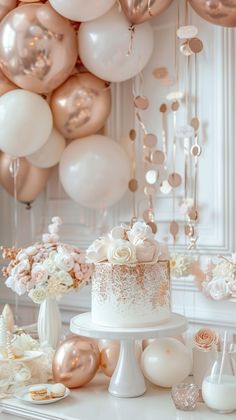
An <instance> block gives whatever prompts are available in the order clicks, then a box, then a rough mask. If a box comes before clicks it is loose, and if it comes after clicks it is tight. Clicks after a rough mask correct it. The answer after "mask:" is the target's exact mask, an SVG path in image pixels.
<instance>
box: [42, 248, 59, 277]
mask: <svg viewBox="0 0 236 420" xmlns="http://www.w3.org/2000/svg"><path fill="white" fill-rule="evenodd" d="M56 255H57V253H56V252H55V251H53V252H50V254H49V256H48V258H46V260H45V261H44V262H43V268H44V269H45V270H46V272H47V273H48V274H49V275H51V274H54V273H55V272H56V271H57V266H56V264H55V258H56Z"/></svg>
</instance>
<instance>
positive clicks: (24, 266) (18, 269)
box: [12, 259, 30, 276]
mask: <svg viewBox="0 0 236 420" xmlns="http://www.w3.org/2000/svg"><path fill="white" fill-rule="evenodd" d="M29 270H30V263H29V261H28V260H27V259H25V260H22V261H20V262H19V263H18V264H17V265H16V266H15V267H14V268H13V269H12V275H13V276H18V275H19V274H21V273H24V272H25V271H29Z"/></svg>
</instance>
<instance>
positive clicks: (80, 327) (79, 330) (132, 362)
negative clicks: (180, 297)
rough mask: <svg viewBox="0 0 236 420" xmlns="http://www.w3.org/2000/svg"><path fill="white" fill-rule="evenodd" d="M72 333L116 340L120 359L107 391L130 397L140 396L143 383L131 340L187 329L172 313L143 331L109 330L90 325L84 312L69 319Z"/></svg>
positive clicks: (181, 318)
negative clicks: (160, 322)
mask: <svg viewBox="0 0 236 420" xmlns="http://www.w3.org/2000/svg"><path fill="white" fill-rule="evenodd" d="M70 329H71V331H72V332H73V333H74V334H78V335H82V336H85V337H93V338H100V339H101V338H106V339H110V340H120V356H119V360H118V363H117V366H116V369H115V372H114V373H113V375H112V378H111V381H110V385H109V392H110V394H112V395H114V396H116V397H122V398H132V397H139V396H140V395H143V394H144V393H145V391H146V384H145V380H144V377H143V373H142V371H141V369H140V366H139V363H138V361H137V358H136V355H135V340H142V339H147V338H157V337H163V336H168V335H173V334H175V335H177V334H180V333H182V332H183V331H185V330H186V329H187V320H186V318H185V317H184V316H182V315H179V314H175V313H172V314H171V318H170V319H169V321H167V322H165V323H163V324H160V325H156V326H153V327H147V328H111V327H103V326H100V325H96V324H93V323H92V321H91V313H90V312H87V313H84V314H81V315H77V316H76V317H74V318H72V319H71V322H70Z"/></svg>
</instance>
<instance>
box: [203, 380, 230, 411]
mask: <svg viewBox="0 0 236 420" xmlns="http://www.w3.org/2000/svg"><path fill="white" fill-rule="evenodd" d="M202 396H203V399H204V401H205V403H206V405H207V406H208V407H209V408H212V409H213V410H217V411H228V412H229V411H234V410H236V377H235V376H232V375H222V378H221V382H220V383H218V376H214V377H213V378H212V377H211V376H207V377H206V378H205V379H204V381H203V383H202Z"/></svg>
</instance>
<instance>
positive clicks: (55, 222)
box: [52, 216, 62, 226]
mask: <svg viewBox="0 0 236 420" xmlns="http://www.w3.org/2000/svg"><path fill="white" fill-rule="evenodd" d="M52 223H53V224H55V225H59V226H60V225H62V220H61V218H60V217H58V216H54V217H53V218H52Z"/></svg>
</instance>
